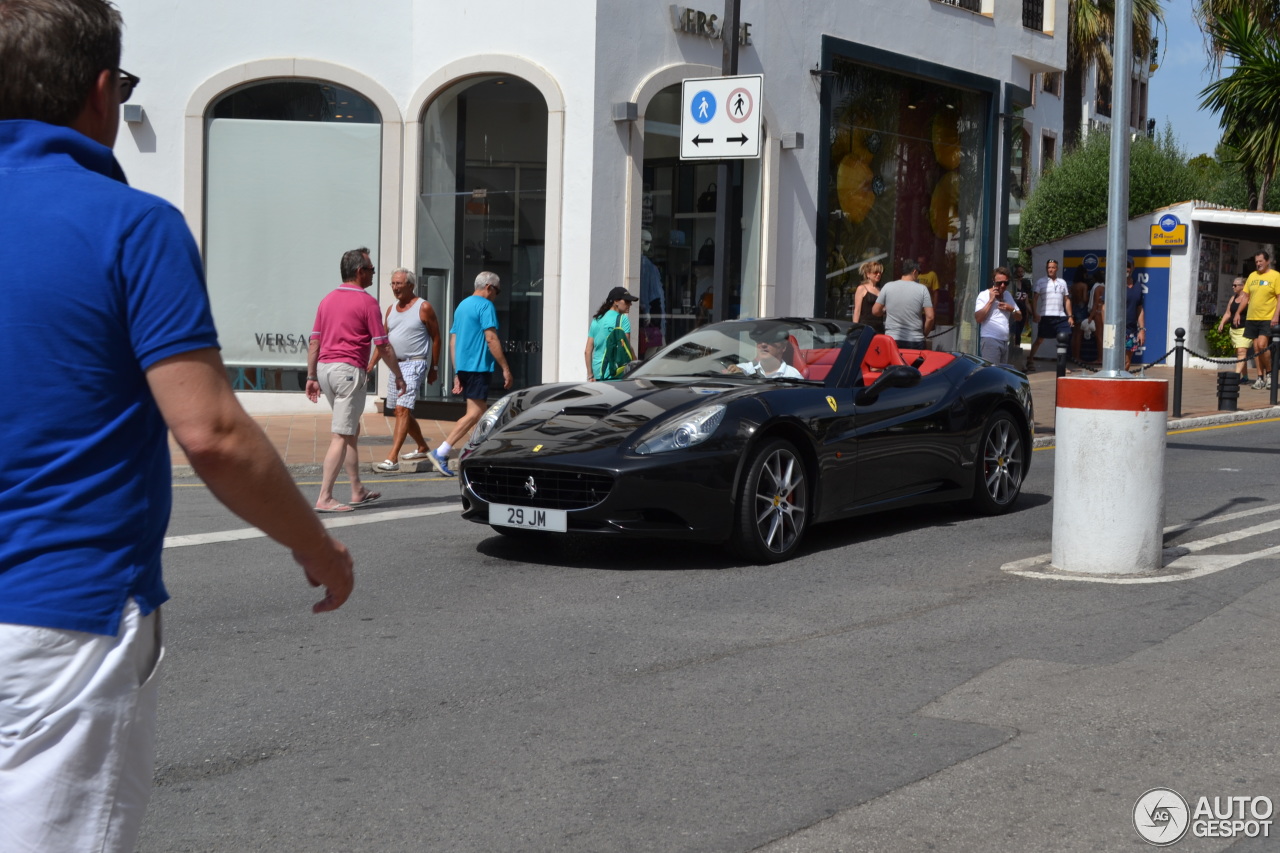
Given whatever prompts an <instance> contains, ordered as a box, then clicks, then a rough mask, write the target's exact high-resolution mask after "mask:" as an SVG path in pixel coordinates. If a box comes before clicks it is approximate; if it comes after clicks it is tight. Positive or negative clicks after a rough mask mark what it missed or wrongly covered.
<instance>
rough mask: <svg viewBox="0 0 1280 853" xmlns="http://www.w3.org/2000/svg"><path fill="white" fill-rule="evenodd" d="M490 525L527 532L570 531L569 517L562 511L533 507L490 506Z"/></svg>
mask: <svg viewBox="0 0 1280 853" xmlns="http://www.w3.org/2000/svg"><path fill="white" fill-rule="evenodd" d="M489 523H490V524H500V525H502V526H503V527H523V528H525V529H527V530H551V531H554V532H556V533H564V532H565V531H567V530H568V529H569V517H568V513H566V512H565V511H564V510H562V509H536V508H534V507H531V506H512V505H510V504H489Z"/></svg>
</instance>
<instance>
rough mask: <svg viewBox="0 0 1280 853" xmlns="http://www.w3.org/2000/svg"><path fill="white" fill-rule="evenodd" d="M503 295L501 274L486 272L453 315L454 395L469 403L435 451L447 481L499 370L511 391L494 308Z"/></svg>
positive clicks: (440, 468)
mask: <svg viewBox="0 0 1280 853" xmlns="http://www.w3.org/2000/svg"><path fill="white" fill-rule="evenodd" d="M501 294H502V281H501V279H499V278H498V274H497V273H492V272H487V271H486V272H482V273H480V275H478V276H476V287H475V292H473V293H472V294H471V295H470V296H468V297H467V298H466V299H464V300H462V301H461V302H459V303H458V307H457V309H455V310H454V312H453V325H452V326H450V327H449V352H450V354H451V357H452V360H453V369H454V372H455V374H456V375H455V376H454V379H453V393H454V394H460V395H462V398H463V399H464V400H466V401H467V411H466V414H464V415H463V416H462V419H461V420H459V421H458V422H457V423H456V424H454V426H453V430H452V431H451V432H450V433H449V435H448V437H446V438H445V440H444V441H443V442H441V443H440V446H439V447H437V448H436V449H435V450H432V451H431V455H432V456H434V457H435V460H434V464H435V467H436V470H438V471H439V472H440V473H441V474H444V475H445V476H446V477H452V476H454V473H453V469H452V468H450V467H449V463H448V457H449V450H450V449H451V448H452V447H453V446H454V445H455V444H457V443H458V442H459V441H462V440H463V439H464V438H466V436H467V435H469V434H470V432H471V430H473V429H475V426H476V424H477V423H479V422H480V416H481V415H483V414H484V410H485V405H486V403H487V402H488V399H489V377H490V375H491V374H492V373H493V369H494V368H495V367H501V368H502V387H503V388H510V387H511V368H510V367H508V366H507V357H506V355H505V354H504V353H503V352H502V341H501V340H500V339H499V338H498V312H497V310H495V309H494V307H493V304H494V302H495V301H496V300H497V298H498V296H500V295H501Z"/></svg>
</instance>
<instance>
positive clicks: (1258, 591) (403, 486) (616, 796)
mask: <svg viewBox="0 0 1280 853" xmlns="http://www.w3.org/2000/svg"><path fill="white" fill-rule="evenodd" d="M1277 454H1280V435H1278V434H1277V432H1276V429H1275V424H1271V423H1264V424H1255V425H1244V426H1235V427H1231V428H1227V429H1214V430H1204V431H1199V432H1190V433H1183V434H1177V435H1172V436H1170V437H1169V453H1168V460H1167V466H1166V523H1167V524H1168V525H1169V526H1170V527H1171V528H1175V529H1173V530H1171V531H1170V532H1169V533H1168V535H1167V536H1166V545H1183V546H1188V545H1190V546H1191V547H1190V549H1189V550H1197V549H1199V550H1197V553H1199V554H1203V555H1210V556H1214V555H1218V556H1220V555H1223V554H1235V555H1237V557H1238V559H1235V560H1226V559H1225V558H1224V560H1223V565H1225V566H1226V567H1225V568H1222V569H1221V570H1215V571H1212V572H1211V573H1207V574H1202V575H1201V576H1198V577H1194V578H1192V579H1189V580H1182V581H1176V582H1169V583H1150V584H1133V585H1109V584H1099V583H1088V582H1062V581H1057V580H1050V579H1038V578H1029V577H1023V576H1017V575H1013V574H1011V573H1009V572H1008V571H1003V570H1002V566H1006V565H1007V564H1009V563H1012V562H1016V561H1018V560H1022V559H1024V558H1029V557H1033V556H1035V555H1038V554H1044V553H1047V552H1048V551H1049V541H1050V533H1051V530H1052V526H1053V505H1052V502H1051V492H1052V485H1053V462H1054V452H1053V450H1051V449H1050V450H1041V451H1037V452H1036V453H1035V456H1034V460H1033V465H1032V469H1031V474H1030V478H1029V480H1028V483H1027V485H1026V488H1025V490H1024V495H1023V498H1022V501H1021V503H1020V505H1019V507H1018V508H1017V510H1016V511H1014V512H1013V513H1011V514H1010V515H1007V516H1004V517H1001V518H996V519H991V518H975V517H971V516H969V515H968V514H966V513H965V512H964V511H963V510H962V509H953V508H941V509H939V508H929V509H923V510H911V511H903V512H899V513H895V514H882V515H878V516H873V517H869V518H864V519H859V520H856V521H851V522H846V523H842V524H838V525H829V526H826V527H820V528H816V529H814V530H812V531H811V533H810V538H809V540H808V543H807V548H806V549H805V552H804V553H803V555H802V556H801V557H800V558H798V559H796V560H794V561H792V562H790V563H787V564H784V565H781V566H775V567H769V568H765V567H758V566H747V565H742V564H740V563H738V562H736V561H735V560H734V559H733V558H732V557H731V556H730V555H728V554H727V553H724V552H722V550H721V549H717V548H713V547H704V546H685V545H672V544H663V543H635V542H615V541H601V540H586V541H581V540H578V541H574V540H570V541H567V542H564V543H562V544H558V545H552V546H540V545H530V544H529V543H527V542H524V541H515V540H509V539H506V538H504V537H500V536H497V535H495V534H494V533H492V532H491V531H490V530H489V529H488V528H487V527H481V526H478V525H474V524H471V523H468V522H464V521H462V520H461V519H460V518H459V517H458V515H457V512H456V511H455V509H454V508H455V507H456V486H455V485H454V484H452V483H450V482H447V481H440V480H438V479H436V478H432V477H420V476H418V477H407V476H406V477H404V478H394V479H379V480H378V481H377V482H378V483H379V484H380V485H379V486H377V487H378V488H380V489H381V490H382V491H383V492H384V493H385V494H386V497H385V498H384V500H383V502H382V503H381V504H380V505H378V506H377V507H372V508H369V509H365V510H361V511H360V516H359V517H357V518H355V519H349V518H343V519H341V521H342V522H344V523H346V522H350V521H357V522H360V521H365V522H369V523H360V524H354V525H351V526H347V527H344V528H343V529H341V530H340V531H338V535H339V536H340V538H342V539H343V540H344V541H345V542H347V544H348V545H349V546H350V547H351V549H352V551H353V552H354V553H355V555H356V558H357V584H356V592H355V594H354V596H353V597H352V599H351V600H350V601H349V602H348V603H347V605H346V606H345V607H344V608H343V609H342V610H340V611H338V612H337V613H333V614H326V615H323V616H314V615H312V614H311V613H310V612H309V610H308V608H309V605H310V603H311V601H313V600H314V599H315V598H316V597H317V596H316V594H315V592H314V591H313V590H311V588H310V587H308V586H307V585H306V584H305V583H304V582H303V580H302V576H301V572H300V570H298V569H297V568H296V567H295V566H294V565H293V564H292V562H291V560H290V559H289V557H288V555H287V554H285V553H284V552H283V550H282V549H281V548H279V547H278V546H276V545H274V544H273V543H271V542H269V541H268V540H265V539H261V538H253V539H240V540H231V541H206V540H204V539H200V538H199V537H200V536H202V535H208V534H212V533H216V532H220V531H229V530H239V529H243V528H244V526H245V525H244V524H243V522H240V521H239V520H238V519H235V518H234V517H232V516H230V515H229V514H228V513H226V512H225V511H224V510H222V509H221V508H219V507H218V506H217V505H216V504H215V503H214V502H213V501H212V499H211V498H210V497H209V495H208V493H207V492H206V491H205V490H204V489H203V487H201V486H199V485H198V484H195V483H194V481H191V482H185V483H182V484H180V485H179V486H178V488H176V490H175V492H176V508H175V514H174V519H173V522H172V525H171V529H170V534H171V535H174V536H178V535H181V536H192V537H195V538H194V540H185V541H186V542H187V543H189V544H183V545H181V546H180V547H172V548H170V549H169V550H168V551H167V552H166V577H167V580H168V584H169V588H170V592H171V593H172V594H173V601H171V602H170V603H169V604H167V605H166V606H165V609H164V625H165V632H166V641H167V652H166V658H165V663H164V667H165V676H164V678H165V680H164V681H163V683H162V692H161V709H160V711H161V722H160V740H159V750H158V756H157V772H156V789H155V793H154V796H153V799H152V803H151V807H150V810H149V812H148V816H147V820H146V826H145V829H144V835H143V842H142V845H141V848H140V849H141V850H143V851H152V853H159V851H174V853H176V851H237V852H239V851H250V850H252V851H365V850H368V851H449V853H454V851H477V852H478V853H479V851H483V853H492V851H664V853H666V851H750V850H757V849H764V850H768V851H774V853H782V851H793V852H794V853H799V851H837V850H842V851H879V850H883V851H914V850H942V851H984V853H991V852H992V851H1011V853H1013V851H1017V853H1025V851H1035V850H1046V851H1057V850H1063V851H1074V850H1080V851H1104V850H1105V851H1110V850H1122V849H1133V850H1139V849H1146V847H1147V845H1146V844H1145V843H1144V842H1143V841H1142V840H1141V839H1140V838H1139V837H1138V835H1137V833H1136V831H1135V830H1134V827H1133V824H1132V810H1133V806H1134V802H1135V800H1136V799H1137V798H1138V796H1139V795H1140V794H1142V793H1143V792H1144V791H1146V790H1147V789H1149V788H1152V787H1155V786H1158V785H1167V786H1170V787H1173V788H1175V789H1180V790H1181V792H1182V793H1183V794H1184V795H1185V796H1188V798H1190V797H1191V796H1192V795H1200V794H1204V795H1209V796H1213V795H1221V796H1228V795H1267V796H1270V797H1271V798H1272V800H1280V774H1278V773H1277V762H1276V759H1275V744H1276V743H1277V741H1278V740H1280V725H1278V724H1277V716H1276V705H1277V701H1278V700H1280V679H1278V678H1277V676H1276V667H1275V664H1274V662H1275V660H1276V657H1275V656H1276V655H1277V654H1280V631H1277V616H1278V615H1280V582H1278V581H1277V580H1276V568H1277V564H1276V560H1275V556H1274V555H1268V554H1262V555H1259V554H1258V552H1260V551H1264V550H1265V549H1267V548H1271V547H1273V546H1276V545H1277V544H1278V543H1280V531H1272V530H1270V529H1269V525H1268V524H1267V522H1270V521H1271V520H1272V519H1275V518H1276V512H1275V511H1273V510H1280V488H1278V486H1280V482H1277V481H1278V480H1280V464H1277ZM303 488H304V490H306V491H308V493H311V494H313V493H314V490H315V486H314V484H310V485H308V484H304V486H303ZM1255 510H1256V512H1252V513H1251V514H1250V512H1251V511H1255ZM1095 522H1096V520H1095V519H1090V518H1080V519H1072V520H1071V523H1073V524H1074V523H1079V524H1084V525H1090V524H1094V523H1095ZM1277 527H1280V525H1277ZM1239 531H1243V532H1242V533H1238V536H1235V537H1234V538H1233V536H1232V535H1225V534H1232V533H1233V532H1239ZM1211 536H1217V537H1219V539H1220V540H1221V541H1219V540H1218V539H1215V540H1212V541H1210V542H1209V544H1207V545H1206V544H1203V543H1205V542H1206V541H1208V540H1207V539H1206V537H1211ZM1196 543H1202V544H1196ZM1250 555H1253V556H1250ZM1206 559H1207V557H1206ZM1227 564H1230V565H1227ZM1215 565H1216V564H1215ZM1230 843H1231V842H1230V841H1227V840H1222V839H1196V838H1187V839H1185V840H1184V841H1182V842H1180V843H1179V844H1178V845H1177V847H1175V848H1174V849H1176V850H1179V851H1182V850H1186V851H1201V850H1224V849H1227V848H1228V846H1229V845H1230ZM1268 845H1272V846H1268ZM1277 845H1280V842H1276V841H1275V840H1274V839H1268V840H1265V841H1264V840H1256V841H1241V842H1237V843H1236V844H1235V846H1234V847H1232V848H1231V849H1232V850H1233V851H1238V853H1243V851H1250V853H1252V851H1260V850H1274V849H1277Z"/></svg>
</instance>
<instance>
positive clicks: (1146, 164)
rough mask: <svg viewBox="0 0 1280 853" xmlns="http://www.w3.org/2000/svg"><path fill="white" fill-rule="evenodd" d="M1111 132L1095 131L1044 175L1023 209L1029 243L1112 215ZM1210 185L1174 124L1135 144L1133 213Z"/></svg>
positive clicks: (1201, 192) (1198, 193) (1201, 193)
mask: <svg viewBox="0 0 1280 853" xmlns="http://www.w3.org/2000/svg"><path fill="white" fill-rule="evenodd" d="M1110 154H1111V141H1110V134H1109V133H1106V132H1097V133H1091V134H1089V136H1088V138H1086V139H1085V141H1084V143H1083V144H1082V145H1079V146H1077V147H1076V149H1075V150H1074V151H1071V152H1069V153H1067V154H1065V155H1063V157H1062V162H1061V163H1059V164H1058V165H1057V166H1055V167H1054V168H1052V169H1050V170H1049V171H1048V172H1046V173H1045V174H1043V175H1041V176H1040V182H1039V184H1037V185H1036V188H1035V190H1034V191H1033V192H1032V193H1031V196H1030V198H1028V199H1027V204H1026V206H1025V207H1024V208H1023V209H1022V224H1021V227H1020V229H1019V237H1020V239H1021V242H1022V246H1023V247H1024V248H1026V247H1029V246H1038V245H1040V244H1041V243H1048V242H1050V241H1051V240H1057V239H1060V238H1062V237H1066V236H1068V235H1071V234H1078V233H1080V232H1081V231H1088V230H1089V229H1090V228H1096V227H1098V226H1099V225H1102V224H1104V223H1105V222H1106V221H1107V184H1108V176H1107V172H1108V167H1109V165H1110V159H1111V158H1110ZM1209 188H1210V187H1209V186H1208V185H1207V183H1206V181H1205V179H1204V177H1203V176H1202V175H1201V173H1200V172H1198V171H1197V170H1196V169H1193V168H1191V167H1190V166H1188V165H1187V157H1186V154H1185V153H1183V151H1182V149H1181V148H1179V147H1178V143H1177V141H1176V139H1175V138H1174V135H1173V128H1171V127H1169V126H1168V125H1166V126H1165V129H1164V132H1163V133H1162V134H1160V136H1159V137H1158V138H1157V139H1149V138H1147V137H1146V136H1138V137H1137V138H1136V139H1135V140H1134V141H1133V143H1132V145H1130V147H1129V216H1130V217H1134V216H1140V215H1142V214H1144V213H1150V212H1151V211H1153V210H1156V209H1157V208H1161V207H1165V206H1167V205H1170V204H1177V203H1178V202H1182V201H1190V200H1192V199H1198V198H1204V197H1205V195H1206V194H1207V193H1206V190H1208V189H1209Z"/></svg>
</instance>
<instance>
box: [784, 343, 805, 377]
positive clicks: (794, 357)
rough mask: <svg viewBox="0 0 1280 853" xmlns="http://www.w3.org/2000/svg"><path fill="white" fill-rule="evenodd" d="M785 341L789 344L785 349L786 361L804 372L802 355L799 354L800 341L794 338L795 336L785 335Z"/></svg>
mask: <svg viewBox="0 0 1280 853" xmlns="http://www.w3.org/2000/svg"><path fill="white" fill-rule="evenodd" d="M787 343H788V344H789V345H790V346H789V348H788V350H787V363H788V364H790V365H791V366H792V367H794V368H795V369H796V370H798V371H800V372H801V373H804V368H805V363H804V356H802V355H800V343H799V342H798V341H797V340H796V336H795V335H787Z"/></svg>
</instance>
